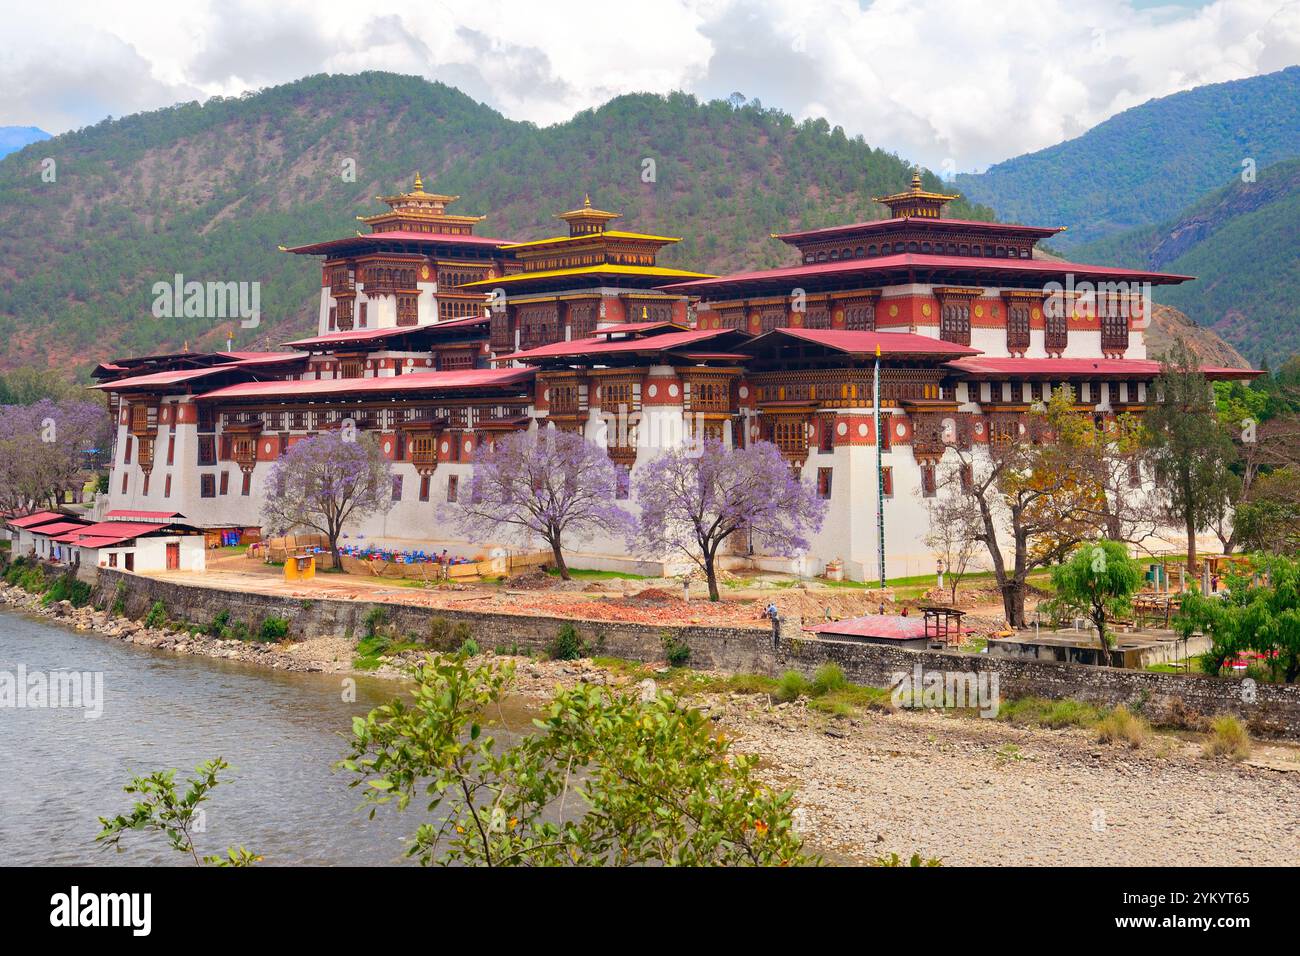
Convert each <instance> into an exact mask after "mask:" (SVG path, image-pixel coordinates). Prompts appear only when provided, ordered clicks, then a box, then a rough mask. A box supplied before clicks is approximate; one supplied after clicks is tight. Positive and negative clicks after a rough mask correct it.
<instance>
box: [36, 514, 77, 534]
mask: <svg viewBox="0 0 1300 956" xmlns="http://www.w3.org/2000/svg"><path fill="white" fill-rule="evenodd" d="M65 517H66V516H65ZM88 524H90V522H89V521H55V522H53V523H52V524H43V525H38V526H37V527H35V528H29V529H28V530H29V531H31V533H32V534H40V535H57V534H65V533H66V532H68V531H76V530H78V529H79V528H84V527H86V526H87V525H88Z"/></svg>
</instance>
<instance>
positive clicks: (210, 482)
mask: <svg viewBox="0 0 1300 956" xmlns="http://www.w3.org/2000/svg"><path fill="white" fill-rule="evenodd" d="M216 496H217V479H216V477H215V476H213V475H200V476H199V497H200V498H215V497H216Z"/></svg>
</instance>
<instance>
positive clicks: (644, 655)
mask: <svg viewBox="0 0 1300 956" xmlns="http://www.w3.org/2000/svg"><path fill="white" fill-rule="evenodd" d="M119 581H125V582H126V584H127V588H126V593H125V595H124V600H125V602H126V607H127V612H128V614H130V615H131V616H134V617H143V616H144V615H145V614H146V613H148V611H149V608H150V607H151V606H152V605H153V603H154V602H155V601H162V602H163V605H164V607H165V608H166V609H167V613H168V615H169V616H170V617H172V618H174V619H184V620H187V621H191V622H194V623H199V624H206V623H208V622H210V621H211V620H212V618H213V617H215V616H216V615H217V614H218V613H219V612H221V611H223V610H224V611H229V612H230V615H231V618H232V620H243V621H245V622H247V624H248V626H249V628H250V630H256V629H257V628H258V627H259V626H260V624H261V621H262V619H263V618H265V617H283V618H287V619H288V620H289V621H290V631H289V632H290V634H291V635H292V636H294V637H303V636H306V635H321V634H335V635H344V634H346V633H348V632H349V631H351V632H352V633H353V634H358V635H359V634H361V633H362V631H363V629H364V627H365V624H364V621H365V617H366V615H367V614H368V613H369V612H370V610H371V609H372V608H374V607H377V606H382V607H383V608H384V609H385V610H386V612H387V615H388V620H389V622H390V623H392V624H393V625H394V626H396V627H397V629H398V631H399V632H401V633H415V634H418V635H422V636H423V635H426V634H428V632H429V622H430V620H431V619H432V618H434V617H441V618H445V619H446V620H448V621H449V622H451V623H453V624H454V623H457V622H464V623H465V624H467V625H468V626H469V628H470V631H471V633H472V635H473V637H474V639H475V640H476V641H477V642H478V643H479V645H480V646H481V647H483V648H484V649H492V648H496V647H510V646H512V645H515V646H518V647H520V648H521V649H522V648H526V649H542V648H544V647H545V646H546V645H547V644H548V643H549V642H550V641H551V640H552V638H554V636H555V633H556V631H557V630H558V629H559V627H560V625H561V623H562V622H561V621H559V620H557V619H555V618H544V617H525V616H522V615H515V614H496V613H488V612H468V611H436V612H433V611H430V610H428V609H426V608H418V607H411V606H409V605H401V604H383V605H377V604H371V603H365V602H360V601H336V600H310V601H304V600H299V599H296V598H282V597H276V596H272V595H265V594H247V593H243V592H237V591H223V590H218V589H216V588H202V587H189V586H186V585H183V584H178V583H175V582H171V581H161V580H157V579H153V578H148V577H140V576H137V575H132V574H124V573H122V572H120V571H113V570H109V569H101V570H100V572H99V584H98V587H97V593H96V598H95V599H96V601H100V600H103V601H104V602H105V603H111V602H112V600H113V599H114V596H115V591H116V588H117V583H118V582H119ZM573 623H574V624H575V626H576V627H577V629H578V633H579V634H580V636H581V637H582V638H583V639H584V640H586V641H588V642H590V643H591V645H592V646H593V652H594V653H599V654H607V655H611V656H615V657H625V658H630V659H633V660H646V661H648V660H662V659H663V656H664V655H663V644H662V641H663V637H664V635H665V634H671V635H672V636H673V637H674V638H675V639H676V640H679V641H685V642H686V644H687V645H688V646H689V647H690V649H691V657H690V663H691V665H692V666H694V667H700V668H707V669H716V670H723V671H731V672H735V673H741V672H748V673H760V674H769V675H773V676H775V675H777V674H780V673H782V672H783V671H786V670H798V671H801V672H802V673H804V674H806V675H808V676H811V675H812V674H813V673H814V672H815V671H816V670H817V668H818V667H820V666H821V665H822V664H825V663H828V662H829V663H835V664H838V665H839V666H840V667H842V668H843V669H844V672H845V674H846V675H847V676H848V678H849V680H851V681H853V682H855V683H860V684H870V685H874V686H878V687H879V686H887V685H888V684H889V682H890V677H891V675H893V674H896V673H899V672H911V671H912V669H913V667H914V666H915V665H917V664H918V663H919V664H920V665H921V666H922V667H923V668H925V669H926V670H936V671H951V672H961V673H971V672H974V673H981V672H989V673H996V674H997V675H998V680H999V691H1000V693H1001V696H1002V699H1003V700H1007V699H1010V698H1013V697H1022V696H1029V695H1033V696H1038V697H1047V698H1053V699H1061V698H1076V699H1080V700H1087V701H1091V702H1094V703H1097V704H1103V705H1109V706H1114V705H1117V704H1126V705H1128V706H1129V707H1132V708H1136V709H1138V710H1140V711H1141V712H1142V713H1143V714H1144V715H1146V716H1147V717H1149V718H1150V719H1152V720H1153V721H1156V722H1167V723H1174V724H1180V725H1190V726H1196V725H1197V724H1198V723H1199V721H1201V720H1202V719H1203V718H1207V717H1211V716H1214V715H1216V714H1221V713H1225V712H1226V713H1233V714H1237V715H1238V716H1240V717H1241V718H1242V719H1243V720H1245V721H1246V722H1247V723H1248V724H1249V726H1250V728H1251V731H1252V732H1253V733H1255V734H1258V735H1275V736H1284V737H1292V738H1300V686H1298V685H1281V684H1263V683H1261V684H1258V685H1256V686H1254V687H1253V691H1254V693H1253V699H1248V698H1250V697H1251V696H1252V695H1251V694H1246V693H1243V691H1244V690H1245V689H1246V686H1247V685H1243V683H1242V681H1241V680H1240V679H1237V678H1221V677H1211V676H1208V675H1203V674H1193V675H1180V674H1159V673H1152V672H1149V671H1131V670H1118V669H1114V668H1108V667H1089V666H1085V665H1082V664H1062V663H1055V662H1048V661H1035V660H1017V659H1007V658H998V657H989V656H986V655H961V654H951V653H946V652H940V651H908V650H902V649H899V648H893V647H885V646H880V645H874V644H860V643H855V642H849V641H824V640H814V639H811V638H809V637H807V636H805V635H804V634H803V632H802V631H800V630H799V627H798V623H797V622H786V623H785V626H784V627H783V629H782V636H781V639H780V642H779V645H778V646H777V647H775V648H774V647H773V642H772V636H771V631H770V630H766V629H759V628H721V627H717V628H714V627H689V626H685V627H657V626H649V625H642V624H626V623H620V622H610V623H604V622H591V621H575V622H573Z"/></svg>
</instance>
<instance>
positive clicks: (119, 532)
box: [54, 521, 167, 548]
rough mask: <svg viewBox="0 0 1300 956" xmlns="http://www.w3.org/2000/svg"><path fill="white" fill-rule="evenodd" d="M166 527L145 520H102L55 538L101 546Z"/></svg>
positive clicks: (95, 546) (93, 546) (67, 542)
mask: <svg viewBox="0 0 1300 956" xmlns="http://www.w3.org/2000/svg"><path fill="white" fill-rule="evenodd" d="M166 527H167V525H166V524H154V523H145V522H132V521H101V522H100V523H99V524H92V525H87V526H86V527H84V528H80V529H78V530H76V531H69V532H67V533H66V534H61V535H59V536H58V537H57V538H55V539H54V540H55V541H58V542H61V543H63V544H75V545H77V546H78V547H87V548H99V547H103V546H104V545H106V544H118V543H120V542H122V541H130V540H131V539H132V538H138V537H140V535H142V534H150V533H152V532H154V531H161V530H163V529H164V528H166Z"/></svg>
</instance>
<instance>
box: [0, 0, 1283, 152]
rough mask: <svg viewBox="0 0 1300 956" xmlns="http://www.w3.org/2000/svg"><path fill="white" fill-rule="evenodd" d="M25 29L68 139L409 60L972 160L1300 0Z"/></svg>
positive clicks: (433, 9) (1233, 41)
mask: <svg viewBox="0 0 1300 956" xmlns="http://www.w3.org/2000/svg"><path fill="white" fill-rule="evenodd" d="M70 24H76V25H77V28H76V29H69V28H68V27H69V25H70ZM7 26H8V27H9V28H10V29H9V30H8V33H9V36H10V38H11V39H10V42H9V43H7V44H6V45H5V47H4V48H3V49H0V125H3V124H15V125H28V124H34V125H39V126H42V127H43V128H45V129H48V130H50V131H51V132H61V131H62V130H65V129H68V128H72V127H76V126H80V125H84V124H86V123H90V122H95V121H97V120H98V119H100V118H102V117H103V116H104V115H105V114H108V113H112V114H114V115H123V114H125V113H128V112H133V111H136V110H141V109H148V108H153V107H158V106H163V105H166V104H168V103H172V102H175V101H177V100H180V99H191V98H194V97H196V96H198V97H201V96H207V95H212V94H217V93H220V94H225V95H229V94H234V93H239V92H242V91H244V90H246V89H252V88H257V87H261V86H266V85H271V84H276V83H283V82H287V81H290V80H293V79H296V78H298V77H300V76H304V75H307V74H309V73H316V72H357V71H360V70H366V69H387V70H394V71H397V72H405V73H415V74H419V75H423V76H427V77H430V78H436V79H439V80H442V81H443V82H446V83H449V84H452V85H456V86H460V87H461V88H462V89H464V90H465V91H466V92H467V93H469V94H470V95H472V96H474V97H475V98H478V99H481V100H483V101H485V102H487V103H488V104H489V105H491V106H493V107H495V108H497V109H499V110H501V111H502V112H503V113H504V114H505V115H507V116H510V117H512V118H515V119H524V120H531V121H533V122H536V123H540V124H549V123H554V122H559V121H562V120H565V119H567V118H568V117H570V116H572V115H573V114H574V113H575V112H577V111H578V110H582V109H587V108H589V107H594V106H598V105H600V104H601V103H603V102H605V101H606V100H608V99H609V98H610V97H612V96H616V95H618V94H620V93H628V92H639V91H655V92H667V91H670V90H673V89H686V90H688V91H690V92H694V93H696V94H697V95H700V96H701V97H705V98H712V97H717V96H727V95H728V94H730V93H731V92H733V91H740V92H742V93H744V94H745V95H746V96H748V97H750V98H760V99H762V101H763V102H764V103H765V104H766V105H768V106H777V107H780V108H782V109H786V110H788V111H790V112H792V113H794V114H795V115H796V116H797V117H800V118H803V117H806V116H824V117H825V118H826V119H828V120H829V121H830V122H831V123H834V124H838V125H841V126H843V127H844V128H845V129H846V130H847V131H848V132H849V133H850V134H855V133H861V134H862V135H863V136H865V138H866V139H867V141H868V142H869V143H871V144H872V145H875V146H882V147H884V148H887V149H891V150H894V151H896V152H898V153H899V154H900V155H903V156H905V157H908V158H910V159H915V160H918V161H920V162H923V163H925V164H926V165H928V166H931V167H932V168H935V169H944V168H949V169H956V170H972V169H979V168H982V167H984V166H986V165H988V164H989V163H991V162H996V161H998V160H1000V159H1004V158H1006V157H1009V156H1013V155H1017V154H1019V153H1023V152H1027V151H1031V150H1034V149H1039V148H1041V147H1044V146H1048V145H1051V144H1052V143H1056V142H1059V141H1061V140H1062V139H1066V138H1069V137H1072V136H1076V135H1078V134H1079V133H1081V132H1083V131H1084V130H1086V129H1088V128H1090V127H1091V126H1094V125H1096V124H1097V123H1099V122H1101V121H1102V120H1104V119H1106V118H1107V117H1109V116H1112V115H1114V114H1115V113H1117V112H1119V111H1121V110H1123V109H1126V108H1128V107H1130V106H1134V105H1136V104H1139V103H1142V102H1144V101H1146V100H1148V99H1151V98H1153V97H1157V96H1165V95H1168V94H1170V93H1173V92H1177V91H1179V90H1184V89H1189V88H1191V87H1193V86H1199V85H1202V84H1204V83H1213V82H1221V81H1224V80H1231V79H1239V78H1242V77H1247V76H1251V75H1255V74H1257V73H1261V72H1269V71H1272V70H1278V69H1282V68H1283V67H1286V66H1289V65H1291V64H1294V63H1296V62H1300V0H1219V2H1216V3H1211V4H1205V5H1195V4H1193V5H1187V4H1167V5H1153V4H1150V3H1138V4H1137V5H1135V4H1134V2H1133V0H983V2H960V0H873V2H869V3H868V2H865V0H864V2H861V3H859V2H856V0H818V2H817V3H811V4H810V3H808V2H807V0H607V2H603V3H602V2H592V0H581V2H580V0H554V2H546V3H537V2H534V0H526V2H524V0H518V2H509V0H478V2H476V3H474V4H452V3H450V2H437V0H435V2H433V3H421V4H414V5H412V4H407V3H404V4H398V3H392V2H386V0H379V2H375V3H368V4H357V3H355V2H354V0H286V2H282V3H280V4H278V5H276V6H268V5H265V4H257V3H252V2H246V0H231V2H219V0H207V2H203V0H197V2H193V3H187V4H184V5H178V4H174V3H139V2H123V0H68V2H54V3H46V4H42V5H32V6H31V7H28V8H26V9H22V10H19V11H17V12H15V13H13V14H12V15H10V16H9V19H8V21H7Z"/></svg>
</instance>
